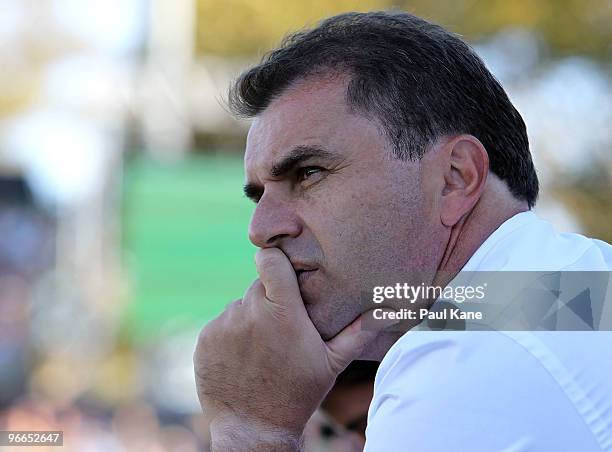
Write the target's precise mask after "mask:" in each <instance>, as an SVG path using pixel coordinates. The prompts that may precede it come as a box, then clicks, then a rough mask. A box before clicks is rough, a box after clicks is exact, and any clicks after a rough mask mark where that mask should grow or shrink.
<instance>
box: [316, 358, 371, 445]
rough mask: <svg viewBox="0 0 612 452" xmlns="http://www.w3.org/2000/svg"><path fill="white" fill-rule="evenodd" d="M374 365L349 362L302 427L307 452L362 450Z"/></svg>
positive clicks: (362, 362) (367, 362)
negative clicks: (319, 405)
mask: <svg viewBox="0 0 612 452" xmlns="http://www.w3.org/2000/svg"><path fill="white" fill-rule="evenodd" d="M378 365H379V363H378V362H377V361H360V360H357V361H353V362H352V363H351V364H349V365H348V367H347V368H346V369H345V370H344V371H343V372H341V373H340V375H338V377H337V378H336V382H335V383H334V386H333V387H332V389H331V390H330V391H329V393H328V394H327V396H326V397H325V399H324V400H323V403H322V404H321V408H320V409H319V410H318V412H316V413H315V415H313V417H312V418H311V420H310V421H309V425H308V426H307V427H306V432H305V444H306V450H307V451H313V452H315V451H319V450H328V451H334V452H348V451H350V452H353V451H357V450H363V447H364V445H365V431H366V426H367V419H368V408H369V406H370V402H371V401H372V395H373V393H374V378H375V377H376V371H377V370H378Z"/></svg>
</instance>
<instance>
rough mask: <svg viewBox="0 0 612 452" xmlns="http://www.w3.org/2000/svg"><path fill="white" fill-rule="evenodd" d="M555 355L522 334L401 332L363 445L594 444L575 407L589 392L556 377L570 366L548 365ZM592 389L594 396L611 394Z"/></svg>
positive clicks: (380, 379)
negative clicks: (399, 440)
mask: <svg viewBox="0 0 612 452" xmlns="http://www.w3.org/2000/svg"><path fill="white" fill-rule="evenodd" d="M591 334H592V333H591ZM609 338H612V336H610V337H609ZM570 342H571V341H570ZM609 343H610V342H609ZM554 355H555V353H554V351H552V350H550V348H549V347H548V346H547V345H546V341H541V340H539V339H538V337H537V335H534V334H531V333H515V334H505V333H500V332H465V331H461V332H433V331H424V332H414V333H407V334H405V335H404V336H403V337H402V338H401V339H400V340H399V341H398V342H397V343H396V344H395V345H394V346H393V347H392V348H391V349H390V350H389V353H388V354H387V356H385V358H384V360H383V362H382V363H381V366H380V368H379V372H378V374H377V376H376V382H375V390H374V398H373V400H372V404H371V406H370V412H369V419H368V431H367V433H368V435H367V438H368V443H369V447H367V448H366V451H377V450H402V449H401V448H397V449H396V448H394V447H387V448H380V449H379V448H377V446H376V445H377V444H379V445H380V444H383V443H387V445H390V444H391V445H392V444H396V445H397V444H399V443H397V442H393V441H396V440H397V437H399V438H401V437H403V438H404V440H406V439H408V438H409V441H410V442H411V444H412V445H413V446H414V448H415V450H421V451H442V450H452V449H456V450H463V449H465V450H472V451H480V450H483V451H484V450H498V449H500V450H501V449H504V448H508V447H511V446H513V445H516V444H522V443H521V441H526V442H525V443H524V447H526V448H528V447H532V448H534V449H533V450H571V448H570V449H568V448H567V447H568V444H570V443H571V444H574V443H573V442H575V445H576V447H578V449H574V450H583V451H588V450H599V449H598V448H597V441H598V440H597V439H596V436H595V433H594V428H595V427H594V426H593V425H590V424H589V422H590V421H588V422H587V421H585V419H584V418H583V415H582V413H581V412H580V410H577V408H576V404H581V403H582V404H583V405H584V404H586V405H588V403H587V402H588V400H582V399H581V398H580V396H576V395H575V394H572V393H571V391H573V390H576V387H575V386H574V385H572V384H571V382H570V383H569V386H568V382H567V381H564V379H565V380H566V379H567V378H570V380H571V373H564V372H563V369H564V366H563V363H561V364H560V366H561V370H559V368H558V367H555V366H554V365H551V363H553V364H555V365H558V364H559V362H558V360H557V361H554V359H555V356H554ZM607 390H609V388H607ZM602 394H603V395H602ZM600 395H602V397H601V400H600V401H599V402H600V403H602V402H603V401H605V403H606V404H607V403H610V401H611V400H612V395H611V394H610V393H609V392H605V393H602V392H600ZM586 405H585V406H586ZM586 415H587V414H585V416H586ZM608 420H610V419H608ZM564 429H567V430H566V431H567V435H566V434H565V433H563V432H564ZM570 432H571V433H570ZM393 435H395V436H396V438H395V439H393ZM390 437H391V438H392V439H389V438H390ZM611 439H612V438H611ZM389 441H391V442H389ZM568 442H569V443H568ZM591 446H592V447H593V448H591ZM539 447H543V448H542V449H540V448H539ZM516 450H521V449H516ZM530 450H531V449H530Z"/></svg>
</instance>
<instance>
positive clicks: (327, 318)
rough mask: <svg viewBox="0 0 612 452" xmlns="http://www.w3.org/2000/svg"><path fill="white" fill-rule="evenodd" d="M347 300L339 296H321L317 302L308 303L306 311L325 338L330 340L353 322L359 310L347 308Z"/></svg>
mask: <svg viewBox="0 0 612 452" xmlns="http://www.w3.org/2000/svg"><path fill="white" fill-rule="evenodd" d="M348 307H349V306H347V304H346V302H344V301H342V302H339V301H338V298H336V299H334V297H329V298H327V299H323V298H320V299H318V300H317V302H315V303H306V312H308V316H309V317H310V320H311V321H312V323H313V325H314V326H315V328H316V329H317V331H318V332H319V334H320V335H321V338H322V339H323V340H329V339H331V338H332V337H334V336H335V335H336V334H338V333H339V332H340V331H342V330H343V329H344V328H346V327H347V326H348V325H350V324H351V322H352V321H353V320H355V319H356V318H357V316H358V315H359V312H352V311H351V310H349V309H347V308H348Z"/></svg>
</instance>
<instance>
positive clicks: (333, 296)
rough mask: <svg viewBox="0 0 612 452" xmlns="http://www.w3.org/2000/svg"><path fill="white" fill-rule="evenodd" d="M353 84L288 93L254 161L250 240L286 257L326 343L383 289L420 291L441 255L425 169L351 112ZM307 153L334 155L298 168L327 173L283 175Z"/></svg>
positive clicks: (261, 136) (300, 87)
mask: <svg viewBox="0 0 612 452" xmlns="http://www.w3.org/2000/svg"><path fill="white" fill-rule="evenodd" d="M346 82H347V79H346V77H341V76H332V77H328V78H323V77H318V78H314V79H312V80H305V81H302V82H300V83H298V84H297V85H295V86H293V87H291V88H289V89H288V90H286V91H285V92H284V93H283V94H282V95H281V96H280V97H278V98H277V99H275V100H273V101H272V103H271V104H270V105H269V106H268V108H267V109H266V110H265V111H264V112H262V113H261V114H260V115H259V116H258V117H257V118H256V119H255V120H254V122H253V124H252V126H251V129H250V131H249V136H248V139H247V147H246V154H245V170H246V177H247V184H248V185H250V186H251V187H256V188H257V187H258V189H259V190H260V191H259V192H258V194H257V196H258V200H259V203H258V206H257V208H256V210H255V213H254V215H253V219H252V222H251V227H250V230H251V234H250V235H251V240H252V241H253V242H254V243H255V244H256V245H257V246H260V247H261V246H263V247H267V246H276V247H278V248H280V249H281V250H282V251H283V252H284V253H285V254H286V255H287V256H288V257H289V259H290V260H291V261H292V263H295V264H296V265H294V268H296V270H297V271H298V281H299V284H300V291H301V293H302V297H303V300H304V303H305V306H306V309H307V311H308V313H309V315H310V317H311V319H312V321H313V323H314V325H315V327H316V328H317V330H318V331H319V333H320V334H321V336H322V337H323V338H324V339H329V338H331V337H333V336H334V335H336V334H337V333H338V332H339V331H340V330H342V329H343V328H344V327H346V326H347V325H348V324H350V323H351V322H352V321H353V320H354V319H355V318H356V317H358V316H359V314H361V313H362V312H363V310H364V307H363V306H364V305H363V301H364V297H366V298H367V297H368V296H370V297H371V293H372V288H373V287H374V286H378V285H392V284H395V283H397V282H401V283H404V282H408V283H409V284H420V282H422V278H423V274H422V272H423V271H424V270H425V269H429V268H432V267H434V266H435V265H434V264H433V262H432V260H433V259H434V256H436V255H438V254H439V252H440V251H439V249H437V247H439V246H440V245H439V244H438V243H437V242H436V240H435V230H433V229H432V226H431V225H432V224H433V221H432V218H431V213H430V212H429V210H428V202H427V200H426V199H425V197H424V195H423V190H422V181H421V177H420V171H419V162H412V161H401V160H398V159H396V158H395V157H393V155H392V149H391V147H390V145H389V143H388V142H387V139H386V138H385V136H384V134H383V133H382V131H381V128H380V126H379V125H378V124H377V123H376V122H375V121H374V120H371V119H368V118H366V117H365V116H363V115H361V114H357V113H354V112H352V111H351V110H350V109H349V107H348V106H347V104H346V101H345V93H346ZM300 146H301V147H302V148H304V147H310V148H316V149H321V150H323V151H324V152H322V153H321V154H323V155H324V154H325V153H326V152H327V153H329V155H327V156H325V157H317V156H314V157H311V158H309V159H306V160H304V161H302V162H300V164H299V165H300V166H299V168H302V169H303V168H305V167H309V166H312V167H317V168H321V169H320V170H312V171H310V172H308V174H309V176H307V177H305V179H304V180H302V179H301V178H302V177H303V176H299V175H298V174H297V173H291V174H287V175H283V176H282V177H279V176H276V175H274V171H273V169H274V167H275V164H276V163H278V162H281V161H283V160H285V161H286V160H287V156H288V155H292V154H291V153H292V152H294V151H295V149H296V148H299V147H300ZM294 154H295V153H294ZM299 168H298V171H302V169H299ZM311 173H312V174H311ZM299 174H302V173H299ZM299 267H313V268H315V267H316V270H315V271H313V272H311V273H305V272H304V271H303V270H300V268H299ZM432 277H433V276H432Z"/></svg>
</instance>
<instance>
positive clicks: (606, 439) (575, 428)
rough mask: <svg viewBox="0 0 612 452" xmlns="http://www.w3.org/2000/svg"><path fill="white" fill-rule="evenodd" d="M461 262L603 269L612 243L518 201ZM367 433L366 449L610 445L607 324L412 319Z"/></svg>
mask: <svg viewBox="0 0 612 452" xmlns="http://www.w3.org/2000/svg"><path fill="white" fill-rule="evenodd" d="M462 270H463V271H475V270H478V271H509V270H510V271H523V270H533V271H548V270H552V271H557V270H602V271H610V270H612V246H610V245H608V244H607V243H605V242H602V241H599V240H594V239H589V238H586V237H583V236H581V235H578V234H559V233H557V232H555V231H554V229H553V227H552V225H551V224H550V223H548V222H546V221H544V220H541V219H539V218H538V217H537V216H536V215H535V214H534V213H533V212H531V211H530V212H523V213H520V214H517V215H515V216H514V217H512V218H510V219H509V220H507V221H506V222H505V223H503V224H502V225H501V226H500V227H499V228H498V229H497V230H496V231H495V232H494V233H493V234H492V235H491V236H490V237H489V238H487V240H486V241H485V242H484V243H483V244H482V245H481V246H480V248H479V249H478V250H477V251H476V253H474V255H473V256H472V257H471V258H470V260H469V261H468V263H467V264H466V265H465V267H464V268H463V269H462ZM609 289H610V288H609ZM366 438H367V440H366V446H365V449H364V450H365V451H366V452H379V451H381V452H382V451H384V452H395V451H402V452H404V451H416V452H442V451H444V452H448V451H469V452H481V451H482V452H485V451H486V452H496V451H504V452H511V451H512V452H518V451H534V452H563V451H568V452H569V451H571V452H591V451H612V332H609V331H595V332H593V331H582V332H558V331H557V332H497V331H456V332H454V331H443V332H435V331H414V330H412V331H409V332H407V333H406V334H404V335H403V336H402V337H401V338H400V339H399V340H398V341H397V342H396V343H395V344H394V345H393V346H392V347H391V349H389V351H388V353H387V354H386V355H385V357H384V359H383V360H382V362H381V364H380V368H379V370H378V373H377V375H376V380H375V384H374V397H373V399H372V403H371V405H370V409H369V413H368V426H367V430H366Z"/></svg>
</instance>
